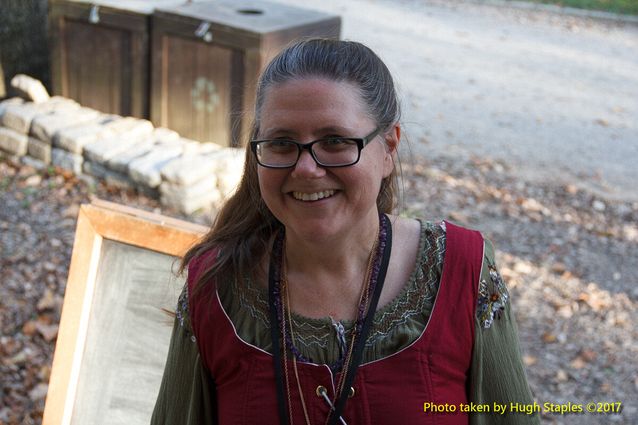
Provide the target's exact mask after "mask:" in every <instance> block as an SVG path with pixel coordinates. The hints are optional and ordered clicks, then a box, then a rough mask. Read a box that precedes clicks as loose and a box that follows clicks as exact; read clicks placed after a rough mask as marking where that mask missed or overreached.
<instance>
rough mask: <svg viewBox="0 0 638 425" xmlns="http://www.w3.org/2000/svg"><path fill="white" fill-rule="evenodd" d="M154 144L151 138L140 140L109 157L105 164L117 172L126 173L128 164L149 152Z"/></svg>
mask: <svg viewBox="0 0 638 425" xmlns="http://www.w3.org/2000/svg"><path fill="white" fill-rule="evenodd" d="M154 146H157V145H155V144H154V143H153V141H152V140H151V139H145V140H141V141H139V142H137V143H135V144H134V145H132V146H130V147H129V148H128V149H127V150H125V151H124V152H121V153H119V154H117V155H115V156H114V157H113V158H111V159H109V160H108V161H107V162H106V165H107V167H108V168H110V169H112V170H114V171H117V172H118V173H123V174H128V166H129V164H130V163H131V162H133V161H134V160H136V159H138V158H140V157H142V156H144V155H146V154H148V153H149V152H151V150H153V147H154Z"/></svg>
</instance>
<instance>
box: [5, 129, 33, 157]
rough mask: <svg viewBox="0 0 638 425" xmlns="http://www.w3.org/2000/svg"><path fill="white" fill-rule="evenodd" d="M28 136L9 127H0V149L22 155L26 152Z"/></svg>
mask: <svg viewBox="0 0 638 425" xmlns="http://www.w3.org/2000/svg"><path fill="white" fill-rule="evenodd" d="M28 143H29V137H28V136H27V135H26V134H22V133H19V132H17V131H15V130H12V129H10V128H3V127H0V149H2V150H3V151H5V152H7V153H9V154H12V155H18V156H23V155H26V153H27V147H28Z"/></svg>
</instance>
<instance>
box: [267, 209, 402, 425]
mask: <svg viewBox="0 0 638 425" xmlns="http://www.w3.org/2000/svg"><path fill="white" fill-rule="evenodd" d="M283 245H284V231H283V229H282V230H281V231H280V232H279V234H278V235H277V236H276V238H275V241H274V243H273V248H272V252H271V257H270V265H269V271H268V302H269V313H270V314H269V315H270V333H271V338H272V343H273V366H274V369H275V378H276V387H277V402H278V408H279V417H280V421H281V423H282V424H285V425H286V424H288V414H287V412H288V409H287V407H289V406H287V405H286V402H287V398H286V393H285V389H284V387H285V382H284V374H283V370H282V366H283V367H286V365H282V349H284V350H285V349H286V345H287V344H286V341H284V342H283V344H282V341H281V337H282V335H281V333H282V332H281V329H282V327H281V325H282V323H283V320H284V317H283V304H282V293H281V280H282V269H281V264H282V258H283V257H282V256H283ZM377 250H378V251H377V255H376V258H375V261H374V263H373V268H372V272H371V274H370V283H369V291H370V292H372V297H371V298H370V299H369V304H368V308H367V313H366V314H365V316H364V315H363V313H364V312H363V311H362V309H363V308H364V306H363V307H362V306H360V307H359V313H360V314H359V318H360V319H363V320H357V322H356V323H355V330H354V332H355V335H356V337H357V339H356V341H355V342H354V346H353V347H352V352H351V356H350V357H351V360H350V362H348V363H349V364H345V365H344V370H343V371H342V373H344V374H345V377H344V378H343V379H344V380H343V384H342V385H340V387H341V392H340V393H339V394H337V400H336V403H335V404H334V407H333V408H332V410H331V413H330V416H329V420H328V424H329V425H335V424H336V423H337V421H339V420H340V419H341V414H342V412H343V409H344V408H345V404H346V401H347V400H348V390H347V389H349V388H350V386H351V385H352V382H353V381H354V378H355V375H356V372H357V369H358V367H359V364H360V363H361V358H362V356H363V349H364V347H365V342H366V339H367V336H368V333H369V331H370V327H371V325H372V321H373V318H374V313H375V312H376V309H377V304H378V302H379V297H380V295H381V291H382V289H383V283H384V281H385V275H386V273H387V270H388V264H389V262H390V254H391V251H392V224H391V223H390V219H389V218H388V217H387V216H386V215H385V214H379V240H378V247H377Z"/></svg>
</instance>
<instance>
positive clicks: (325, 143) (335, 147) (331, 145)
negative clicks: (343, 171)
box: [318, 137, 357, 152]
mask: <svg viewBox="0 0 638 425" xmlns="http://www.w3.org/2000/svg"><path fill="white" fill-rule="evenodd" d="M318 144H319V145H320V146H321V149H323V150H325V151H330V152H337V151H341V150H344V149H350V148H351V147H352V146H356V145H357V143H356V142H355V141H354V140H351V139H346V138H343V137H329V138H326V139H321V140H319V143H318Z"/></svg>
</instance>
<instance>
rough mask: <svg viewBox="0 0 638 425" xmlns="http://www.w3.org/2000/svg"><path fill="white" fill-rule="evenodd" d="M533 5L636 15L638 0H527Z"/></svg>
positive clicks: (637, 13) (637, 12)
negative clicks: (542, 4) (552, 5)
mask: <svg viewBox="0 0 638 425" xmlns="http://www.w3.org/2000/svg"><path fill="white" fill-rule="evenodd" d="M529 1H532V2H534V3H545V4H555V5H558V6H567V7H575V8H578V9H590V10H602V11H604V12H613V13H621V14H625V15H638V0H529Z"/></svg>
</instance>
